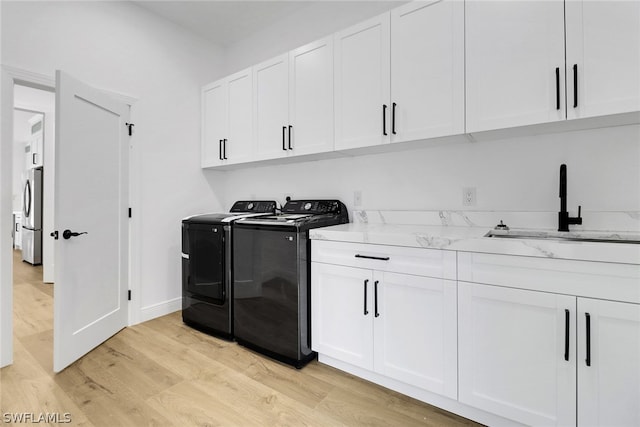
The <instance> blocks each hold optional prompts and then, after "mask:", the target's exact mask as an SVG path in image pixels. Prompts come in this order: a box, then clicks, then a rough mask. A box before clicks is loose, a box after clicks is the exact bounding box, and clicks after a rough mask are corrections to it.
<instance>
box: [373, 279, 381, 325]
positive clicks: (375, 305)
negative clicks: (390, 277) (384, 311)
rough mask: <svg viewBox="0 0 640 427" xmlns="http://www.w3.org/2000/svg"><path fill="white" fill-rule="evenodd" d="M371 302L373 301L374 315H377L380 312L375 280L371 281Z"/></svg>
mask: <svg viewBox="0 0 640 427" xmlns="http://www.w3.org/2000/svg"><path fill="white" fill-rule="evenodd" d="M373 296H374V299H373V302H374V307H373V308H374V311H375V316H376V317H379V316H380V313H378V281H377V280H376V281H375V282H373Z"/></svg>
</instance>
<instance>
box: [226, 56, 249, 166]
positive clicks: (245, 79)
mask: <svg viewBox="0 0 640 427" xmlns="http://www.w3.org/2000/svg"><path fill="white" fill-rule="evenodd" d="M252 106H253V82H252V76H251V69H246V70H244V71H241V72H239V73H236V74H234V75H232V76H229V77H228V78H227V133H226V135H225V138H224V140H223V154H224V157H225V161H226V162H227V163H241V162H246V161H248V160H251V158H252V155H253V124H252V123H253V108H252Z"/></svg>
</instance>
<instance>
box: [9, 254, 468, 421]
mask: <svg viewBox="0 0 640 427" xmlns="http://www.w3.org/2000/svg"><path fill="white" fill-rule="evenodd" d="M41 278H42V270H41V268H40V267H32V266H29V265H28V264H24V263H23V262H22V261H21V258H20V252H17V251H16V252H15V253H14V348H15V357H14V364H13V365H11V366H9V367H6V368H4V369H2V370H0V416H2V417H3V418H4V417H5V414H8V413H31V414H34V415H35V416H38V415H39V414H41V413H59V414H61V415H60V417H61V419H62V416H63V415H62V414H65V413H68V414H70V417H71V421H72V422H71V425H77V426H143V425H148V426H301V425H309V426H341V425H346V426H468V425H477V424H475V423H473V422H471V421H469V420H467V419H464V418H460V417H457V416H455V415H453V414H450V413H448V412H445V411H442V410H440V409H438V408H434V407H432V406H430V405H427V404H424V403H422V402H419V401H417V400H414V399H411V398H409V397H406V396H403V395H401V394H398V393H395V392H392V391H390V390H387V389H385V388H382V387H379V386H377V385H374V384H371V383H369V382H367V381H364V380H361V379H359V378H355V377H353V376H351V375H349V374H346V373H343V372H341V371H339V370H336V369H334V368H331V367H328V366H325V365H322V364H320V363H318V362H317V361H313V362H311V363H310V364H309V365H307V366H306V367H305V368H304V369H302V370H296V369H293V368H290V367H288V366H286V365H283V364H280V363H278V362H275V361H272V360H271V359H268V358H265V357H263V356H261V355H258V354H256V353H253V352H251V351H249V350H247V349H245V348H243V347H240V346H239V345H237V344H235V343H231V342H227V341H224V340H219V339H217V338H214V337H210V336H208V335H206V334H203V333H200V332H198V331H196V330H193V329H191V328H189V327H187V326H185V325H184V324H183V323H182V318H181V315H180V313H179V312H176V313H173V314H170V315H167V316H164V317H161V318H158V319H154V320H151V321H149V322H146V323H143V324H139V325H136V326H133V327H131V328H126V329H124V330H122V331H121V332H119V333H118V334H116V335H115V336H113V337H112V338H110V339H109V340H108V341H107V342H105V343H104V344H102V345H101V346H99V347H97V348H96V349H94V350H93V351H91V352H90V353H89V354H87V355H86V356H85V357H83V358H82V359H80V360H79V361H78V362H76V363H74V364H73V365H72V366H70V367H68V368H67V369H65V370H64V371H63V372H61V373H59V374H53V363H52V357H53V356H52V353H53V331H52V323H53V321H52V319H53V297H52V295H53V292H52V289H53V288H52V285H50V284H43V283H42V280H41ZM2 422H3V420H2V419H0V423H2ZM38 425H46V423H42V422H41V423H38ZM51 425H53V424H51Z"/></svg>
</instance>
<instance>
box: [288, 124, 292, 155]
mask: <svg viewBox="0 0 640 427" xmlns="http://www.w3.org/2000/svg"><path fill="white" fill-rule="evenodd" d="M292 127H293V126H291V125H289V150H293V148H291V128H292Z"/></svg>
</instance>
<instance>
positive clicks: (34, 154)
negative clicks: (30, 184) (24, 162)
mask: <svg viewBox="0 0 640 427" xmlns="http://www.w3.org/2000/svg"><path fill="white" fill-rule="evenodd" d="M36 155H37V153H33V154H32V155H31V162H32V163H33V164H34V165H35V164H36Z"/></svg>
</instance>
